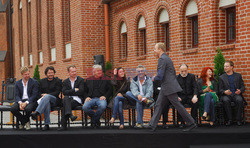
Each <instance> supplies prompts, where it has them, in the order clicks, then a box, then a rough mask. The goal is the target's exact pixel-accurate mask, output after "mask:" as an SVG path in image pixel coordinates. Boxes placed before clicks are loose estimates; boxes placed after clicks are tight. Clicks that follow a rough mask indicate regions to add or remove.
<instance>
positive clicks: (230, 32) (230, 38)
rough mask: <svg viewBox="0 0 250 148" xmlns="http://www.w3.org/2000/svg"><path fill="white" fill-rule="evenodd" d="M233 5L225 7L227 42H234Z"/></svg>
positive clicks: (234, 10)
mask: <svg viewBox="0 0 250 148" xmlns="http://www.w3.org/2000/svg"><path fill="white" fill-rule="evenodd" d="M235 12H236V9H235V7H231V8H227V9H226V15H227V17H226V20H227V21H226V22H227V23H226V34H227V43H234V42H235V38H236V37H235V34H236V33H235V18H236V16H235V14H236V13H235Z"/></svg>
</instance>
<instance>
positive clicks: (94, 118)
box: [82, 65, 113, 127]
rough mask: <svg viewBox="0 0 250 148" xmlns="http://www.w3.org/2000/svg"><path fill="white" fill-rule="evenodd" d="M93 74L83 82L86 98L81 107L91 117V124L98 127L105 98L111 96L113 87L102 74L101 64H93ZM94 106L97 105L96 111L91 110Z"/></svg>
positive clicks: (105, 104) (105, 103)
mask: <svg viewBox="0 0 250 148" xmlns="http://www.w3.org/2000/svg"><path fill="white" fill-rule="evenodd" d="M93 74H94V75H93V76H91V77H89V78H87V80H86V83H85V95H86V99H85V102H84V104H83V106H82V108H83V110H84V112H86V113H87V114H88V115H89V116H90V117H91V126H92V127H99V126H100V125H101V122H100V117H101V115H102V113H103V112H104V110H105V109H106V107H107V99H109V98H110V97H111V96H112V93H113V87H112V85H111V83H110V79H109V78H108V77H105V76H104V75H103V72H102V66H101V65H94V66H93ZM94 106H97V107H98V108H97V111H96V112H94V111H93V110H92V108H93V107H94Z"/></svg>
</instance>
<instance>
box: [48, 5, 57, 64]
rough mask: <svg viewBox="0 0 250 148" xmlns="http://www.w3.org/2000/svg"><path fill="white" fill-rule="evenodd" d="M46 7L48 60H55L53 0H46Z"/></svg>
mask: <svg viewBox="0 0 250 148" xmlns="http://www.w3.org/2000/svg"><path fill="white" fill-rule="evenodd" d="M47 7H48V42H49V49H50V50H51V51H50V53H51V55H50V61H55V57H56V56H55V54H56V49H55V44H56V43H55V26H54V2H53V0H47ZM52 53H53V55H52Z"/></svg>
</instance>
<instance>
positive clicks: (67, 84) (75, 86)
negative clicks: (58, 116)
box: [59, 65, 84, 130]
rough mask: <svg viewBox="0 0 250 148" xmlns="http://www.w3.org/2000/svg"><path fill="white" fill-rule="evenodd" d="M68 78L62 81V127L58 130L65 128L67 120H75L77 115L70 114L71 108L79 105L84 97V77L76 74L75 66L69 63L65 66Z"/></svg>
mask: <svg viewBox="0 0 250 148" xmlns="http://www.w3.org/2000/svg"><path fill="white" fill-rule="evenodd" d="M67 71H68V74H69V78H67V79H65V80H64V81H63V88H62V92H63V95H64V98H63V110H62V128H60V129H59V130H66V129H67V120H68V119H69V118H70V119H71V121H74V120H76V118H77V116H74V115H73V114H72V109H74V108H76V107H77V106H81V105H82V102H83V99H84V79H83V78H81V77H80V76H77V72H76V66H75V65H70V66H68V67H67Z"/></svg>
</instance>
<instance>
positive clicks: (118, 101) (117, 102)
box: [109, 67, 130, 129]
mask: <svg viewBox="0 0 250 148" xmlns="http://www.w3.org/2000/svg"><path fill="white" fill-rule="evenodd" d="M111 83H112V85H113V86H114V87H115V95H114V97H113V98H112V99H113V100H111V103H110V104H109V107H112V106H113V115H112V118H111V119H110V121H109V122H110V123H114V121H115V119H116V117H117V113H118V112H119V120H120V127H119V129H123V128H124V117H123V103H124V100H125V99H126V98H125V94H126V92H127V91H128V90H129V86H130V83H129V81H128V80H127V78H126V75H125V71H124V69H123V68H121V67H119V68H117V69H114V78H113V80H112V81H111Z"/></svg>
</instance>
